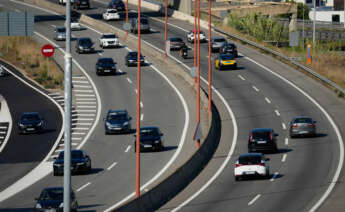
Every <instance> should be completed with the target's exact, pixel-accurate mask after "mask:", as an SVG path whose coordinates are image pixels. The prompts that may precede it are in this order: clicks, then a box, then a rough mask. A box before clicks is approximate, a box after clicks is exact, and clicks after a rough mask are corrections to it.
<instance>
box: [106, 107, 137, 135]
mask: <svg viewBox="0 0 345 212" xmlns="http://www.w3.org/2000/svg"><path fill="white" fill-rule="evenodd" d="M131 120H132V117H130V116H129V115H128V112H127V110H109V111H108V113H107V117H105V118H104V121H105V123H104V128H105V134H106V135H108V134H113V133H121V132H125V133H129V132H131V129H132V127H131Z"/></svg>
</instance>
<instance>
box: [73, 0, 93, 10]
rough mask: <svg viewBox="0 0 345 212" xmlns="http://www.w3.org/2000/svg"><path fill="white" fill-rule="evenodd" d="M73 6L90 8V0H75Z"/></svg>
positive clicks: (75, 7)
mask: <svg viewBox="0 0 345 212" xmlns="http://www.w3.org/2000/svg"><path fill="white" fill-rule="evenodd" d="M71 2H73V8H74V9H77V10H79V9H80V8H82V7H84V8H87V9H90V0H73V1H71Z"/></svg>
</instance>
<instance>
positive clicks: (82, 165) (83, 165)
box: [53, 150, 92, 176]
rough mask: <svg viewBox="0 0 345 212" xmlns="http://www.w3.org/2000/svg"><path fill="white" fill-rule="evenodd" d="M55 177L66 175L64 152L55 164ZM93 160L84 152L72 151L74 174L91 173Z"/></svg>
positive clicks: (72, 169) (72, 170)
mask: <svg viewBox="0 0 345 212" xmlns="http://www.w3.org/2000/svg"><path fill="white" fill-rule="evenodd" d="M53 170H54V171H53V175H54V176H59V175H63V173H64V152H60V154H59V156H58V157H57V158H56V160H55V161H54V163H53ZM91 170H92V169H91V158H90V156H88V155H87V154H86V153H85V152H84V151H83V150H72V151H71V172H72V173H81V172H82V173H90V172H91Z"/></svg>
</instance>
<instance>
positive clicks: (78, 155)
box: [58, 151, 84, 160]
mask: <svg viewBox="0 0 345 212" xmlns="http://www.w3.org/2000/svg"><path fill="white" fill-rule="evenodd" d="M71 158H74V159H77V158H84V155H83V152H82V151H72V152H71ZM58 159H60V160H63V159H64V152H61V153H60V154H59V158H58Z"/></svg>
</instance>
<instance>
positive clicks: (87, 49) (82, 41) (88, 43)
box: [75, 37, 95, 54]
mask: <svg viewBox="0 0 345 212" xmlns="http://www.w3.org/2000/svg"><path fill="white" fill-rule="evenodd" d="M93 45H94V43H93V42H92V40H91V38H87V37H85V38H79V39H78V40H77V42H76V47H75V48H76V52H77V53H79V54H80V53H92V52H94V51H95V49H94V47H93Z"/></svg>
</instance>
